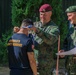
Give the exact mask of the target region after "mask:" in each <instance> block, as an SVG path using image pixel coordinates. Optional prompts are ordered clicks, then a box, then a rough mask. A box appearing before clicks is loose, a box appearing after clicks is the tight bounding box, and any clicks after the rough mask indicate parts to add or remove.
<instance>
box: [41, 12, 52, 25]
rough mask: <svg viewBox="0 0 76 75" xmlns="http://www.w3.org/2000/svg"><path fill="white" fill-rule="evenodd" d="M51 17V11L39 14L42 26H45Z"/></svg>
mask: <svg viewBox="0 0 76 75" xmlns="http://www.w3.org/2000/svg"><path fill="white" fill-rule="evenodd" d="M51 15H52V11H48V12H40V21H41V22H42V24H46V23H48V22H49V21H50V19H51Z"/></svg>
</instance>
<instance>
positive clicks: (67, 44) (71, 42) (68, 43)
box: [64, 6, 76, 75]
mask: <svg viewBox="0 0 76 75" xmlns="http://www.w3.org/2000/svg"><path fill="white" fill-rule="evenodd" d="M66 13H67V16H68V20H69V21H70V23H71V24H72V27H71V28H70V29H69V33H68V34H67V37H66V39H65V41H64V50H65V51H67V50H71V49H73V48H74V47H76V6H70V7H69V8H67V10H66ZM65 63H66V66H67V68H68V70H69V75H76V55H73V56H66V62H65Z"/></svg>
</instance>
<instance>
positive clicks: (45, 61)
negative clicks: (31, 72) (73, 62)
mask: <svg viewBox="0 0 76 75" xmlns="http://www.w3.org/2000/svg"><path fill="white" fill-rule="evenodd" d="M39 12H40V21H39V22H35V23H34V26H35V27H34V28H33V30H34V31H35V33H36V34H35V37H34V40H35V41H36V42H37V43H38V45H37V46H36V47H35V49H37V50H39V51H38V53H39V55H38V62H39V64H38V67H39V73H40V75H51V68H52V67H53V66H54V65H55V64H56V62H55V60H54V57H53V52H54V50H55V48H56V50H57V41H58V36H59V28H58V26H57V25H56V24H55V23H54V22H53V21H52V20H51V16H52V7H51V6H50V5H49V4H44V5H42V6H41V7H40V9H39Z"/></svg>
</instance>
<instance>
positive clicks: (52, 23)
mask: <svg viewBox="0 0 76 75" xmlns="http://www.w3.org/2000/svg"><path fill="white" fill-rule="evenodd" d="M49 25H51V26H57V25H56V23H54V22H53V21H50V22H49Z"/></svg>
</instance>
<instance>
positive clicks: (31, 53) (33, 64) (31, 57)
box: [27, 52, 37, 75]
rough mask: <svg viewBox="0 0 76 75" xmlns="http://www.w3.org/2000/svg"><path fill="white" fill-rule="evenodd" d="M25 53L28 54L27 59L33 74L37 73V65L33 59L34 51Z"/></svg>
mask: <svg viewBox="0 0 76 75" xmlns="http://www.w3.org/2000/svg"><path fill="white" fill-rule="evenodd" d="M27 54H28V59H29V62H30V66H31V69H32V71H33V74H34V75H37V65H36V60H35V57H34V53H33V52H28V53H27Z"/></svg>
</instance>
